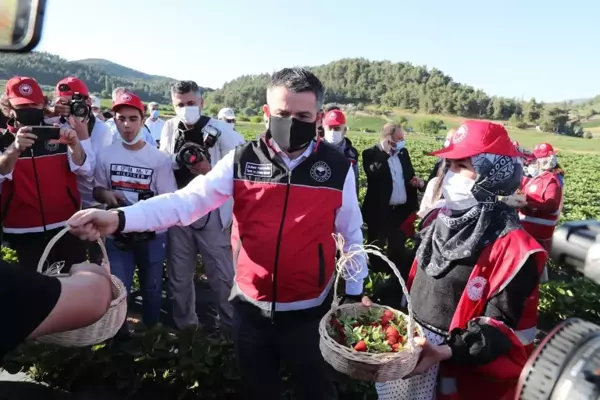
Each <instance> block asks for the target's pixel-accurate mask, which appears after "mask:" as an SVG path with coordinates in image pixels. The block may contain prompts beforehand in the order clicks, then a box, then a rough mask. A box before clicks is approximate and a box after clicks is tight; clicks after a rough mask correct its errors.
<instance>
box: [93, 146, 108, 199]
mask: <svg viewBox="0 0 600 400" xmlns="http://www.w3.org/2000/svg"><path fill="white" fill-rule="evenodd" d="M104 154H105V152H104V151H101V152H100V153H98V157H97V158H96V168H95V170H94V187H101V188H103V189H107V190H111V189H112V188H111V185H110V179H109V177H108V176H107V174H106V172H105V170H104Z"/></svg>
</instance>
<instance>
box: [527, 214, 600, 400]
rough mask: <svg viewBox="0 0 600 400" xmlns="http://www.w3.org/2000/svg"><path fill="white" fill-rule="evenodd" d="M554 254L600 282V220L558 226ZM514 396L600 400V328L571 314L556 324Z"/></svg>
mask: <svg viewBox="0 0 600 400" xmlns="http://www.w3.org/2000/svg"><path fill="white" fill-rule="evenodd" d="M551 256H552V259H553V260H554V261H555V262H557V263H561V264H565V265H567V266H570V267H572V268H575V269H577V270H579V271H580V272H581V273H583V275H585V276H586V277H587V278H589V279H591V280H592V281H594V282H595V283H596V284H599V285H600V221H575V222H568V223H566V224H564V225H561V226H559V227H558V228H557V229H556V230H555V232H554V237H553V240H552V250H551ZM515 399H516V400H546V399H552V400H588V399H593V400H597V399H600V326H598V325H596V324H593V323H591V322H588V321H584V320H582V319H579V318H570V319H567V320H566V321H564V322H563V323H562V324H560V325H558V326H557V327H555V328H554V329H553V330H552V331H551V332H550V333H549V334H548V335H547V336H546V337H545V338H544V339H543V340H542V342H541V343H540V345H539V346H538V347H537V349H536V350H535V351H534V353H533V354H532V356H531V357H530V358H529V361H528V362H527V364H526V365H525V368H524V369H523V372H522V373H521V378H520V379H519V385H518V388H517V395H516V397H515Z"/></svg>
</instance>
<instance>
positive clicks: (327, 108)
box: [323, 104, 342, 113]
mask: <svg viewBox="0 0 600 400" xmlns="http://www.w3.org/2000/svg"><path fill="white" fill-rule="evenodd" d="M333 110H338V111H342V109H341V108H340V106H338V105H337V104H328V105H326V106H325V110H323V111H325V112H326V113H328V112H329V111H333Z"/></svg>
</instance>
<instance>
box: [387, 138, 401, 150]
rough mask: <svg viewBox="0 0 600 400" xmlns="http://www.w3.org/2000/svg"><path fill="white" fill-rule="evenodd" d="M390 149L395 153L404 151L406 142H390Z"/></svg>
mask: <svg viewBox="0 0 600 400" xmlns="http://www.w3.org/2000/svg"><path fill="white" fill-rule="evenodd" d="M390 147H391V148H392V150H394V151H400V150H402V149H403V148H404V140H403V141H401V142H391V141H390Z"/></svg>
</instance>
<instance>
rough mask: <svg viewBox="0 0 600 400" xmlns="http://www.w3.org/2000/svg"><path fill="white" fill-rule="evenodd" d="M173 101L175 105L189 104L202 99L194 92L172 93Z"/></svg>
mask: <svg viewBox="0 0 600 400" xmlns="http://www.w3.org/2000/svg"><path fill="white" fill-rule="evenodd" d="M171 99H172V100H173V104H179V103H189V102H191V101H198V100H199V99H200V96H198V95H197V94H196V93H194V92H188V93H171Z"/></svg>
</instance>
